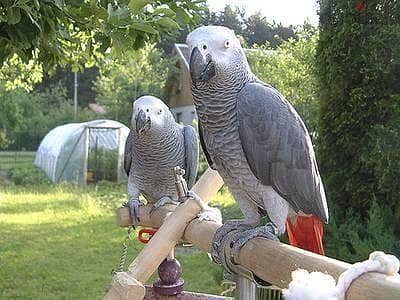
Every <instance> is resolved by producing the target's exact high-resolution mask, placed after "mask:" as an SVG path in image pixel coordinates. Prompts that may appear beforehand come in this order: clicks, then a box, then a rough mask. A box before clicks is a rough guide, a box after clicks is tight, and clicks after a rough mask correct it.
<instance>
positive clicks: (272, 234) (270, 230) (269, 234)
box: [230, 222, 279, 264]
mask: <svg viewBox="0 0 400 300" xmlns="http://www.w3.org/2000/svg"><path fill="white" fill-rule="evenodd" d="M256 237H263V238H266V239H269V240H273V241H279V239H278V229H277V227H276V226H275V225H274V224H273V223H271V222H268V223H267V224H265V225H264V226H260V227H256V228H252V229H249V230H246V231H242V232H240V233H237V234H236V235H235V238H234V239H233V240H232V242H233V245H232V247H231V248H232V250H231V257H230V260H231V262H232V263H234V264H236V262H235V257H237V255H238V253H239V250H240V248H242V247H243V245H244V244H246V243H247V242H248V241H249V240H251V239H253V238H256Z"/></svg>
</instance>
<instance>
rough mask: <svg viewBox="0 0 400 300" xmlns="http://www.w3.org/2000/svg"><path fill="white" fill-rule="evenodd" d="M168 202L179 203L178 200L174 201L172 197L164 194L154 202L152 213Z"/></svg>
mask: <svg viewBox="0 0 400 300" xmlns="http://www.w3.org/2000/svg"><path fill="white" fill-rule="evenodd" d="M166 204H173V205H178V204H179V202H178V201H174V200H172V199H171V198H170V197H168V196H164V197H162V198H160V199H159V200H158V201H157V202H156V203H154V205H153V207H152V208H151V210H150V213H152V212H153V211H154V210H156V209H158V208H160V207H161V206H164V205H166Z"/></svg>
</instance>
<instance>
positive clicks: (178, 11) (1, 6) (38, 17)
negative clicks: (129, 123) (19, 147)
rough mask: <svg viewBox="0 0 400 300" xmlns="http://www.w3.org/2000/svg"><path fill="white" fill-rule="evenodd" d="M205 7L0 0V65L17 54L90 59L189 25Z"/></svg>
mask: <svg viewBox="0 0 400 300" xmlns="http://www.w3.org/2000/svg"><path fill="white" fill-rule="evenodd" d="M205 9H206V7H205V1H203V0H196V1H189V0H181V1H170V0H157V1H155V0H141V1H137V0H130V1H127V0H121V1H108V0H99V1H83V0H74V1H64V0H48V1H38V0H35V1H27V0H16V1H5V0H2V1H0V28H1V31H0V32H1V35H0V65H1V64H2V63H3V62H4V61H6V60H7V59H9V58H11V57H13V56H14V54H17V55H18V56H19V57H20V58H21V59H22V60H23V61H24V62H28V61H29V60H30V59H32V58H35V57H36V58H37V59H38V61H39V62H40V63H41V64H43V65H44V67H45V68H46V69H51V68H53V67H54V66H55V65H57V64H61V65H66V64H72V65H73V66H75V67H77V66H78V64H93V63H94V59H95V58H96V57H99V55H101V54H102V53H104V52H105V51H106V50H107V49H108V48H111V49H112V52H113V53H114V54H115V55H120V54H121V51H123V50H126V49H138V48H140V47H142V46H143V45H144V43H145V42H146V41H155V40H156V39H157V38H158V37H159V36H160V35H164V34H166V35H168V34H172V33H174V32H176V31H177V30H179V29H180V25H185V24H193V23H196V21H197V20H198V19H199V18H200V13H201V12H203V11H204V10H205Z"/></svg>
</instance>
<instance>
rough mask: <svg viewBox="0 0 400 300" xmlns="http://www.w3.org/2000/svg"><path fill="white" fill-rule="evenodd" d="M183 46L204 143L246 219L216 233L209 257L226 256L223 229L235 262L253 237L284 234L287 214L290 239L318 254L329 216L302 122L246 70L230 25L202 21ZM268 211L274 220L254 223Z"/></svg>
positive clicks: (211, 162) (208, 157) (276, 94)
mask: <svg viewBox="0 0 400 300" xmlns="http://www.w3.org/2000/svg"><path fill="white" fill-rule="evenodd" d="M187 44H188V47H189V50H190V74H191V80H192V82H191V83H192V84H191V89H192V95H193V98H194V103H195V106H196V110H197V114H198V117H199V123H198V124H199V133H200V142H201V145H202V147H203V150H204V152H205V155H206V158H207V160H208V162H209V164H210V166H212V167H213V168H215V169H216V170H218V172H219V174H220V175H221V177H222V178H223V179H224V182H225V184H226V185H227V186H228V188H229V190H230V191H231V193H232V195H233V197H234V198H235V200H236V202H237V203H238V205H239V208H240V210H241V211H242V213H243V215H244V217H245V218H244V220H231V221H229V222H227V223H226V224H225V225H224V226H222V227H221V228H220V229H219V230H218V231H217V233H216V235H215V237H214V241H213V245H212V256H213V258H214V260H215V261H217V262H223V260H225V257H224V251H222V250H221V249H223V248H221V243H222V244H223V239H224V237H225V236H226V235H227V233H228V232H231V231H232V232H234V233H235V234H236V241H235V243H234V244H233V248H232V257H231V258H232V259H233V260H234V256H235V255H236V254H237V252H238V251H239V249H240V247H241V246H242V245H243V244H244V243H245V242H246V241H247V240H249V239H250V238H253V237H256V236H264V237H267V238H272V239H276V236H277V235H280V234H282V233H284V232H285V223H286V220H287V218H288V216H289V217H291V216H292V215H293V216H294V218H289V219H288V220H289V221H288V222H287V223H286V224H287V225H288V228H287V229H288V234H289V240H290V242H291V243H292V244H295V245H297V246H299V247H302V248H306V249H308V250H311V251H314V252H319V253H323V247H322V223H321V220H322V221H325V222H327V221H328V208H327V203H326V198H325V192H324V188H323V184H322V181H321V178H320V175H319V172H318V167H317V163H316V160H315V154H314V150H313V146H312V144H311V139H310V137H309V134H308V132H307V129H306V127H305V125H304V123H303V121H302V120H301V118H300V117H299V115H298V114H297V112H296V111H295V110H294V108H293V107H292V106H291V105H290V104H289V103H288V101H287V100H286V99H285V98H284V97H283V96H282V95H281V94H280V93H279V92H278V91H277V90H276V89H274V88H273V87H272V86H270V85H268V84H266V83H264V82H262V81H260V80H259V79H258V78H257V77H256V76H255V75H254V74H253V73H252V72H251V70H250V67H249V64H248V62H247V59H246V56H245V54H244V51H243V49H242V47H241V46H240V42H239V40H238V39H237V38H236V36H235V34H234V32H233V31H232V30H230V29H228V28H226V27H220V26H203V27H200V28H197V29H196V30H194V31H193V32H191V33H190V34H189V35H188V37H187ZM265 214H267V215H268V217H269V219H270V221H271V222H269V223H268V224H266V225H265V226H261V227H257V228H254V227H256V226H257V225H259V222H260V217H261V216H262V215H265ZM310 215H313V216H312V217H311V216H310ZM314 216H315V217H314ZM290 221H292V222H290ZM221 239H222V241H221ZM225 240H226V239H225ZM222 247H225V245H222ZM221 256H222V258H221Z"/></svg>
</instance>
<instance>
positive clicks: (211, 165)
mask: <svg viewBox="0 0 400 300" xmlns="http://www.w3.org/2000/svg"><path fill="white" fill-rule="evenodd" d="M197 126H198V129H199V139H200V145H201V148H202V149H203V153H204V156H205V157H206V160H207V163H208V165H209V166H210V168H211V169H213V170H216V168H215V165H214V162H213V161H212V159H211V156H210V153H209V152H208V150H207V145H206V143H205V141H204V137H203V128H201V122H200V119H199V120H198V125H197Z"/></svg>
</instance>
